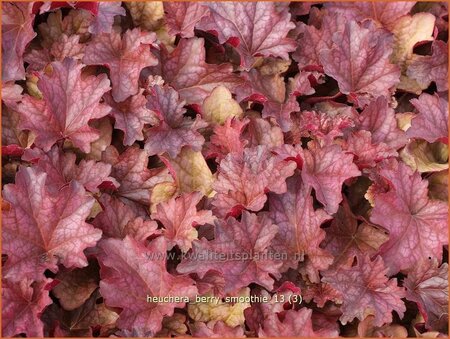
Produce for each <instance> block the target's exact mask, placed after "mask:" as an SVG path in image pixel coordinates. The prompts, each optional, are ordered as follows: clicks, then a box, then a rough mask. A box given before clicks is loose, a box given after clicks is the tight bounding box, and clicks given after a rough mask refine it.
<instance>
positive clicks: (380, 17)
mask: <svg viewBox="0 0 450 339" xmlns="http://www.w3.org/2000/svg"><path fill="white" fill-rule="evenodd" d="M415 3H416V2H415V1H409V2H406V1H397V2H373V3H370V2H345V3H338V2H337V3H336V2H334V3H328V4H326V5H325V7H326V9H327V10H328V11H329V12H330V14H331V15H332V16H334V15H336V14H342V15H344V16H345V18H346V19H347V20H357V21H364V20H366V19H373V20H375V21H377V22H378V23H379V24H381V25H383V26H385V27H387V28H389V29H390V28H392V27H393V26H394V25H395V23H396V22H397V20H398V19H399V18H400V17H402V16H404V15H407V14H408V13H409V12H410V11H411V8H413V7H414V5H415Z"/></svg>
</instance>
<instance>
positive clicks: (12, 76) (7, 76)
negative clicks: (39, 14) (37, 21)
mask: <svg viewBox="0 0 450 339" xmlns="http://www.w3.org/2000/svg"><path fill="white" fill-rule="evenodd" d="M32 7H33V3H31V2H5V3H4V4H3V6H2V66H3V67H2V81H4V82H6V81H11V80H23V79H25V67H24V65H23V54H24V52H25V48H26V47H27V45H28V44H29V43H30V41H31V40H33V38H34V37H35V36H36V35H37V34H36V33H35V32H34V30H33V21H34V14H32V13H31V10H32Z"/></svg>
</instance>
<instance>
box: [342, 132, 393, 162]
mask: <svg viewBox="0 0 450 339" xmlns="http://www.w3.org/2000/svg"><path fill="white" fill-rule="evenodd" d="M343 148H344V150H345V151H346V152H348V153H351V154H353V155H354V156H355V164H356V165H357V166H358V168H359V169H360V170H362V169H364V168H368V167H374V166H375V165H376V163H378V162H380V161H382V160H384V159H387V158H391V157H395V156H397V155H398V153H397V152H396V151H395V150H392V149H390V147H388V145H386V144H385V143H383V142H382V143H379V144H374V143H373V141H372V135H371V134H370V132H369V131H357V132H354V133H352V134H350V135H349V137H348V139H347V141H346V142H344V144H343Z"/></svg>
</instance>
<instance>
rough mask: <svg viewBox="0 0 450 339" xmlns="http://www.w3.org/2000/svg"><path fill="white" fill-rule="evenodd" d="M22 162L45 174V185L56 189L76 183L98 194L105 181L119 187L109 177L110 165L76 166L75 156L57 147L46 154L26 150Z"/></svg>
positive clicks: (84, 162)
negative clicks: (30, 163)
mask: <svg viewBox="0 0 450 339" xmlns="http://www.w3.org/2000/svg"><path fill="white" fill-rule="evenodd" d="M22 159H23V160H26V161H30V162H32V163H34V164H35V165H34V168H36V169H38V170H40V171H42V172H45V173H47V183H48V184H49V185H55V186H56V187H57V189H60V188H62V187H63V186H65V185H67V184H68V183H70V181H72V180H76V181H78V182H79V183H80V184H82V185H83V186H84V188H85V189H86V190H88V191H90V192H94V193H96V192H98V186H99V185H100V184H101V183H102V182H105V181H109V182H111V183H113V184H114V185H115V186H117V187H119V183H118V182H117V181H116V180H115V179H114V178H112V177H110V176H109V174H110V173H111V165H110V164H105V163H102V162H95V161H94V160H84V159H83V160H81V161H80V162H79V163H78V164H76V155H75V154H74V153H71V152H66V153H64V152H62V151H61V150H60V149H59V148H58V147H57V146H53V147H52V148H51V149H50V151H48V152H47V153H45V152H43V151H42V150H40V149H39V148H33V149H27V150H25V153H24V155H23V157H22Z"/></svg>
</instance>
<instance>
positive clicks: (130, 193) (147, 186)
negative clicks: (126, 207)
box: [102, 146, 171, 205]
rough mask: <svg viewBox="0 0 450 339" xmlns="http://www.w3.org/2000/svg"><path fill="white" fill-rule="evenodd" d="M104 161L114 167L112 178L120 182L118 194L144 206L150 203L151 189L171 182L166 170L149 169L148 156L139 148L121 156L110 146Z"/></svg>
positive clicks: (129, 149)
mask: <svg viewBox="0 0 450 339" xmlns="http://www.w3.org/2000/svg"><path fill="white" fill-rule="evenodd" d="M102 160H103V162H106V163H108V164H111V165H112V171H111V176H112V177H114V178H115V179H117V181H118V182H120V187H119V189H118V194H119V195H120V196H122V197H125V198H127V199H130V200H134V201H136V202H139V203H142V204H146V205H148V204H149V203H150V194H151V189H152V188H153V187H154V186H155V185H156V184H158V183H160V182H164V181H171V177H170V175H169V172H168V171H167V169H166V168H164V167H159V168H152V169H149V168H147V165H148V154H147V152H146V151H145V150H143V149H140V148H139V147H134V146H132V147H128V148H127V149H126V150H125V151H124V152H123V153H122V154H119V152H118V151H117V149H116V148H114V146H109V147H108V148H107V149H106V150H105V152H104V153H103V154H102Z"/></svg>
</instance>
